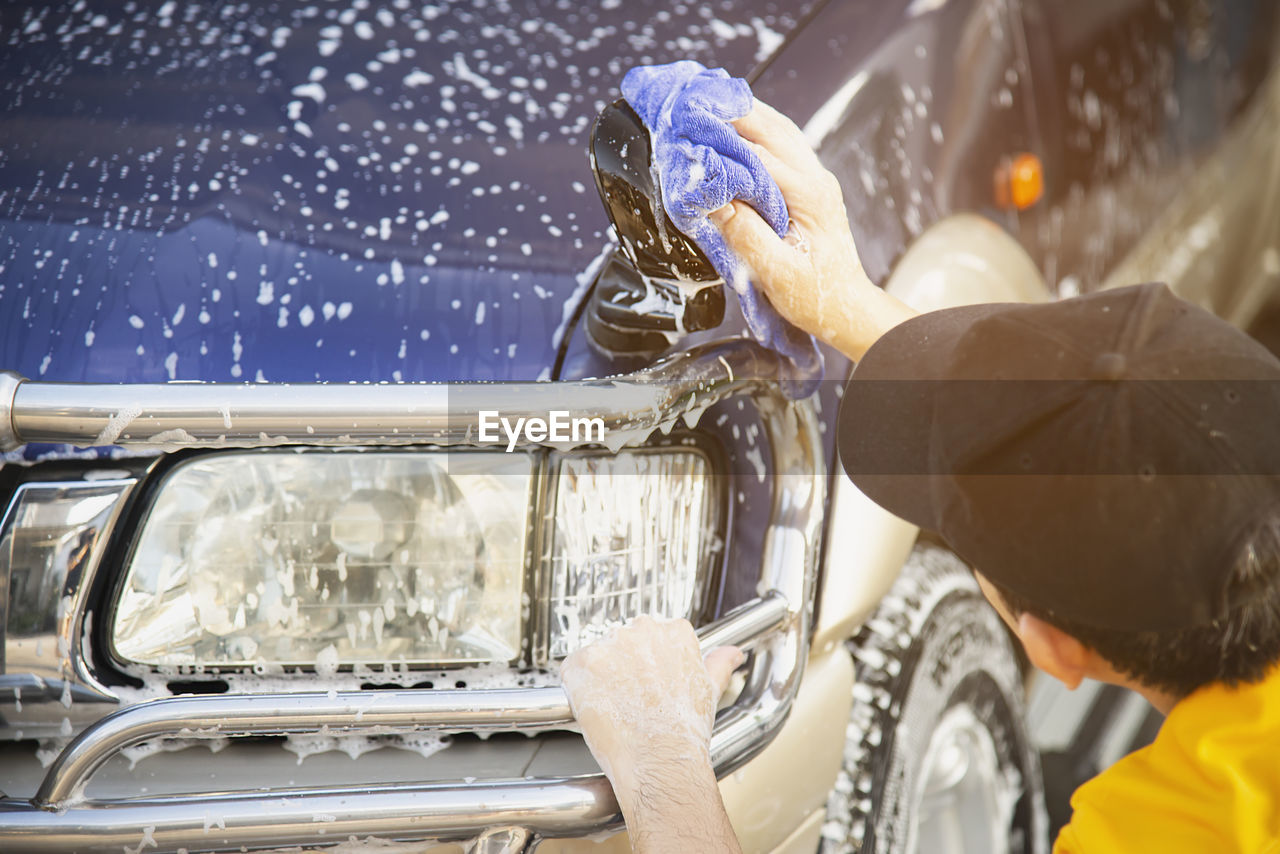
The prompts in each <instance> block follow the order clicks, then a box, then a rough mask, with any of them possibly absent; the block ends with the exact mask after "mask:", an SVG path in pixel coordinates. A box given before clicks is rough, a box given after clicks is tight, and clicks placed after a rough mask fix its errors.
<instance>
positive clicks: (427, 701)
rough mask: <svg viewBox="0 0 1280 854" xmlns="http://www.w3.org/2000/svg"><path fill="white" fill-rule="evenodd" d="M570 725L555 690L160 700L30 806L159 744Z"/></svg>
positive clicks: (123, 715)
mask: <svg viewBox="0 0 1280 854" xmlns="http://www.w3.org/2000/svg"><path fill="white" fill-rule="evenodd" d="M786 617H787V610H786V603H785V602H783V601H782V599H781V598H779V597H777V596H770V597H767V598H764V599H757V600H755V601H754V602H751V603H748V605H747V606H745V607H742V608H738V609H735V610H734V611H733V613H731V614H729V615H728V616H726V617H725V618H723V619H721V620H719V621H717V622H716V623H715V624H714V626H713V627H712V628H711V630H710V631H707V632H705V633H704V634H705V636H706V637H707V638H710V642H707V641H703V645H704V649H705V650H706V651H710V650H711V649H714V648H715V647H717V646H723V645H726V644H729V645H740V646H744V647H750V646H751V645H752V643H753V642H754V640H755V639H756V638H758V637H759V635H760V633H761V632H762V631H763V632H768V631H770V630H773V629H776V628H778V627H780V626H781V625H782V624H783V622H784V620H785V619H786ZM751 699H752V698H746V700H747V701H748V702H749V701H750V700H751ZM572 723H573V714H572V713H571V712H570V711H569V703H568V701H567V700H566V699H565V696H564V691H563V690H561V689H560V688H558V687H551V688H521V689H479V690H469V689H465V688H464V689H449V690H439V691H436V690H428V691H420V690H405V691H335V692H332V693H328V692H318V691H317V692H308V693H297V694H295V693H288V694H284V693H281V694H213V695H202V696H194V697H188V696H184V697H166V698H164V699H161V700H151V701H149V702H144V703H138V704H137V705H134V706H128V707H126V708H123V709H120V710H119V711H116V712H114V713H112V714H110V715H108V716H107V717H105V718H103V719H101V720H100V721H98V722H97V723H95V724H93V725H92V726H90V727H89V728H88V729H86V730H85V731H84V732H82V733H80V735H79V736H78V737H77V738H76V739H75V740H74V741H73V742H71V743H70V744H69V745H67V747H66V748H65V749H64V750H63V751H62V753H61V754H60V755H59V756H58V758H57V759H56V760H54V762H53V764H52V765H51V766H50V768H49V771H48V772H47V773H46V775H45V779H44V782H43V783H42V784H41V785H40V789H39V791H38V792H37V793H36V796H35V798H34V799H33V803H34V804H36V805H37V806H40V807H47V808H53V809H59V808H62V807H64V806H66V805H68V804H69V803H70V802H73V801H74V800H75V799H76V793H77V792H78V791H80V790H82V789H83V787H84V785H85V784H86V783H87V782H88V780H89V777H90V776H92V775H93V773H94V771H96V770H97V769H98V768H100V767H101V766H102V764H103V763H104V762H106V761H107V760H108V759H110V758H111V757H112V756H113V755H115V754H116V753H117V752H118V751H120V750H121V749H123V748H126V747H131V746H133V745H135V744H138V743H139V742H143V741H147V740H150V739H154V738H163V737H166V736H171V737H182V738H223V737H227V736H249V735H291V734H304V733H314V732H317V731H322V732H327V733H331V734H334V735H345V734H348V733H357V732H358V733H363V734H366V735H373V734H378V735H385V734H390V733H408V732H414V731H416V730H432V731H435V732H442V733H452V732H500V731H510V730H519V731H520V732H526V733H532V732H540V731H543V730H551V729H565V728H567V727H569V726H570V725H571V724H572Z"/></svg>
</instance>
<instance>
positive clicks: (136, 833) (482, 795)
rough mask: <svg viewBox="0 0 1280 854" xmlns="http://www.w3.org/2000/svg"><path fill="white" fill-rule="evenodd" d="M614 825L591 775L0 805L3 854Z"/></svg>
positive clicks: (213, 847)
mask: <svg viewBox="0 0 1280 854" xmlns="http://www.w3.org/2000/svg"><path fill="white" fill-rule="evenodd" d="M619 818H620V816H619V813H618V808H617V803H616V801H615V800H614V798H613V792H612V791H611V790H610V788H609V783H608V782H607V781H606V780H605V779H604V777H603V776H601V775H594V776H588V777H577V778H575V777H561V778H555V779H548V780H504V781H496V782H493V781H485V782H481V781H477V782H474V783H471V784H469V785H466V786H463V785H453V784H434V783H433V784H418V785H412V784H410V785H389V786H374V787H361V788H359V789H345V788H331V789H291V790H277V791H274V792H244V793H221V792H219V793H213V794H207V795H200V796H174V797H162V798H136V799H129V800H124V801H102V802H97V803H92V804H85V805H82V806H77V807H73V808H71V809H67V810H65V811H54V810H38V809H32V808H31V805H30V803H29V802H27V801H17V800H13V799H0V828H3V837H2V838H3V841H4V851H5V854H23V852H27V854H67V852H69V851H75V852H79V854H85V852H103V854H106V852H110V854H120V851H121V849H122V848H126V849H127V850H135V851H136V850H141V851H143V852H145V854H165V852H170V854H172V852H177V851H179V850H181V849H184V848H185V849H187V850H188V851H189V852H192V854H194V852H197V851H228V850H231V851H240V850H246V849H250V850H251V849H262V848H283V847H287V846H289V847H291V846H295V845H326V844H328V845H332V844H334V843H338V842H345V841H347V839H348V837H350V836H355V837H357V838H358V839H361V840H363V839H365V838H366V837H369V836H373V837H378V838H382V839H394V840H410V839H413V840H418V839H422V840H441V841H445V840H470V839H474V838H476V837H478V836H482V835H483V834H484V833H485V832H486V831H488V830H489V829H490V828H491V827H493V826H494V825H495V824H497V825H501V826H504V827H520V828H524V829H526V830H527V831H529V832H530V833H532V834H537V835H539V836H577V835H580V834H582V833H584V832H590V828H605V827H609V826H611V825H616V824H617V822H618V820H619ZM143 840H150V841H149V842H147V843H146V844H142V843H143ZM153 843H154V844H153ZM242 846H243V848H242ZM515 850H516V851H519V850H521V849H518V848H517V849H515Z"/></svg>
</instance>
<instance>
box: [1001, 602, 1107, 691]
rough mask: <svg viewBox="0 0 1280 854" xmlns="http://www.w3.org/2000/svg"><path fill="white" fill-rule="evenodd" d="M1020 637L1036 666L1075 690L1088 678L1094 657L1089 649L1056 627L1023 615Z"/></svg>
mask: <svg viewBox="0 0 1280 854" xmlns="http://www.w3.org/2000/svg"><path fill="white" fill-rule="evenodd" d="M1018 636H1019V637H1020V638H1021V639H1022V645H1023V646H1024V647H1025V648H1026V650H1027V658H1029V659H1031V663H1032V664H1034V665H1035V666H1036V667H1038V668H1040V669H1041V670H1043V671H1044V672H1045V673H1048V674H1049V675H1050V676H1052V677H1054V678H1055V679H1057V680H1058V681H1059V682H1061V683H1062V684H1063V685H1066V686H1067V688H1069V689H1071V690H1075V689H1076V688H1077V687H1079V685H1080V682H1081V681H1083V680H1084V678H1085V677H1086V676H1088V675H1089V670H1090V665H1091V660H1092V654H1091V652H1090V650H1089V648H1088V647H1087V646H1085V645H1084V644H1082V643H1080V641H1078V640H1076V639H1075V638H1074V637H1072V636H1071V635H1069V634H1067V633H1066V632H1064V631H1062V629H1059V628H1058V627H1056V626H1053V625H1050V624H1049V623H1046V622H1045V621H1044V620H1042V619H1040V618H1039V617H1036V616H1033V615H1031V614H1028V613H1026V612H1023V613H1022V614H1020V615H1019V616H1018Z"/></svg>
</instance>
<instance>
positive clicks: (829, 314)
mask: <svg viewBox="0 0 1280 854" xmlns="http://www.w3.org/2000/svg"><path fill="white" fill-rule="evenodd" d="M734 127H735V128H737V130H738V133H739V134H740V135H741V136H742V137H743V138H744V139H746V140H747V142H748V144H749V145H750V146H751V147H752V149H753V150H754V151H755V152H756V154H758V155H759V156H760V160H761V161H762V162H763V163H764V165H765V168H767V169H768V170H769V173H770V174H771V175H772V176H773V179H774V181H776V182H777V184H778V188H779V189H780V190H781V191H782V195H783V198H785V199H786V202H787V209H788V211H789V212H790V214H791V220H792V231H791V232H790V233H789V234H788V235H787V236H786V238H781V237H778V235H777V234H775V233H774V231H773V229H772V228H770V227H769V225H768V224H767V223H766V222H765V221H764V220H763V219H761V218H760V215H759V214H757V213H756V212H755V211H754V210H752V208H751V207H750V206H748V205H746V204H743V203H742V202H738V201H735V202H733V203H731V204H729V205H726V206H725V207H723V208H721V209H720V210H718V211H713V212H712V213H711V215H710V219H711V221H712V222H713V223H715V224H716V225H717V226H718V227H719V228H720V231H721V232H722V233H723V234H724V238H725V242H726V243H727V244H728V245H729V248H730V249H732V250H733V251H734V252H735V253H736V254H737V256H738V257H739V258H740V259H741V260H742V261H743V263H745V264H746V265H747V268H748V270H749V271H750V273H751V277H752V279H753V280H754V281H755V282H756V283H757V284H758V285H759V286H760V287H761V288H763V290H764V292H765V294H766V295H767V296H768V297H769V302H771V303H772V304H773V306H774V308H776V309H777V310H778V312H779V313H780V314H781V315H782V316H783V317H785V318H786V319H787V320H789V321H791V322H792V323H794V324H795V325H796V326H798V327H800V328H801V329H803V330H804V331H805V332H808V333H810V334H812V335H815V336H817V337H818V338H819V339H821V340H823V341H825V342H826V343H828V344H830V345H831V346H833V347H835V348H836V349H837V350H839V351H840V352H842V353H844V354H845V355H846V356H848V357H849V358H850V359H853V360H854V361H857V360H858V359H861V358H862V356H863V354H864V353H866V351H867V350H868V349H869V348H870V347H871V345H872V344H874V343H875V342H876V340H877V339H879V337H880V336H881V335H883V334H884V333H885V332H887V331H889V330H890V329H892V328H893V327H894V326H897V325H898V324H899V323H901V322H902V321H904V320H906V319H907V318H910V317H913V316H914V315H915V314H916V312H915V311H914V310H913V309H911V308H910V307H909V306H907V305H905V304H904V303H902V302H900V301H899V300H897V299H895V298H894V297H891V296H889V295H888V294H887V293H885V292H884V291H882V290H881V289H880V288H878V287H876V286H875V285H874V284H873V283H872V282H871V280H870V279H868V278H867V274H866V271H864V270H863V269H862V262H861V261H860V260H859V258H858V249H857V247H856V246H855V245H854V242H853V235H852V233H850V231H849V217H848V213H847V212H846V211H845V206H844V198H843V196H842V195H841V192H840V182H839V181H837V180H836V178H835V176H834V175H832V174H831V173H830V172H828V171H827V170H826V169H825V168H824V167H823V166H822V163H821V162H820V161H819V160H818V156H817V155H816V154H814V152H813V150H812V149H811V148H810V147H809V143H808V141H807V140H806V139H805V138H804V133H803V132H802V131H801V130H800V128H798V127H796V125H795V123H794V122H792V121H791V120H790V119H788V118H787V117H786V116H784V115H782V113H779V112H778V111H777V110H775V109H773V108H772V107H770V106H769V105H768V104H765V103H763V102H761V101H756V105H755V109H753V110H752V111H751V112H750V113H749V114H748V115H746V116H744V117H743V118H741V119H738V120H737V121H736V122H734Z"/></svg>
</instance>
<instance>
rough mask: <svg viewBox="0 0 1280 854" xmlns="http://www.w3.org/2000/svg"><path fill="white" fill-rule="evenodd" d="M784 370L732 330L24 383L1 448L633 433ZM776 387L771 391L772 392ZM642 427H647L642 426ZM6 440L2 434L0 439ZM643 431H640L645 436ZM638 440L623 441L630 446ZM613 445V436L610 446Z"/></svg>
mask: <svg viewBox="0 0 1280 854" xmlns="http://www.w3.org/2000/svg"><path fill="white" fill-rule="evenodd" d="M791 370H792V369H791V368H790V367H789V364H788V363H786V362H784V361H783V360H782V359H781V357H780V356H778V354H777V353H775V352H773V351H772V350H766V349H765V348H763V347H761V346H760V345H758V344H755V343H754V342H749V341H746V340H744V339H730V340H727V341H717V342H711V343H708V344H704V345H702V346H700V347H696V348H694V349H692V350H689V351H687V352H684V353H679V354H676V355H674V356H671V357H669V358H667V359H664V360H662V361H660V362H657V363H655V364H654V365H653V366H652V367H650V368H647V369H645V370H643V371H638V372H636V373H633V374H627V375H625V376H621V377H614V378H610V379H601V380H580V381H577V382H552V383H519V384H509V383H506V384H504V383H400V384H393V385H325V384H310V385H305V384H299V385H293V384H270V383H246V384H219V383H153V384H137V385H108V384H85V383H38V382H30V381H23V382H21V383H19V384H18V385H17V386H16V391H15V393H14V395H13V407H12V413H11V429H10V430H9V431H8V433H7V434H5V433H0V441H4V442H5V443H4V444H3V445H0V450H12V449H13V448H15V447H18V446H19V445H21V444H24V443H27V442H48V443H54V444H71V445H79V446H86V447H92V446H100V445H119V444H144V445H161V446H163V447H166V448H167V447H232V446H234V447H242V446H264V445H280V444H289V443H294V444H307V445H348V444H382V445H404V444H411V443H431V444H443V445H449V444H470V445H474V444H478V439H477V436H476V432H477V428H478V424H477V421H478V417H479V413H480V411H481V410H492V409H494V408H495V401H501V407H500V408H501V410H502V414H503V415H504V416H506V417H508V418H511V419H515V418H517V417H531V416H539V417H545V416H546V414H547V412H548V411H550V410H552V409H558V410H559V409H562V410H568V411H570V412H572V413H573V414H574V417H575V418H597V417H598V418H601V419H603V421H604V426H605V430H606V435H610V434H612V435H613V436H615V437H619V436H620V437H623V438H624V439H625V438H629V437H633V436H634V434H636V433H638V432H641V431H652V430H655V429H658V428H659V427H662V426H666V425H670V424H672V423H674V421H675V419H677V418H679V417H680V416H682V415H685V414H686V413H691V412H694V411H699V410H702V409H705V408H706V407H708V406H710V405H711V404H713V403H716V402H718V401H720V400H723V399H725V398H726V397H730V396H732V395H735V394H740V393H742V392H746V391H750V390H752V389H758V387H759V386H760V385H761V384H772V385H777V383H778V378H779V377H787V376H789V375H790V373H789V372H790V371H791ZM775 391H776V390H775ZM645 435H647V433H645ZM6 437H7V438H6ZM641 438H643V436H642V437H641ZM634 443H636V442H635V441H630V442H627V444H634ZM607 444H609V443H607Z"/></svg>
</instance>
